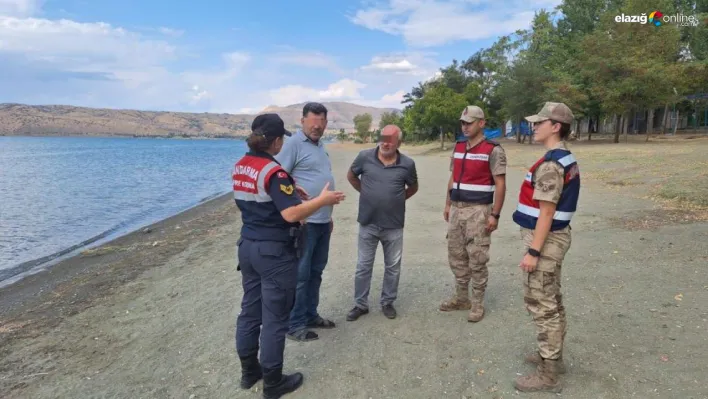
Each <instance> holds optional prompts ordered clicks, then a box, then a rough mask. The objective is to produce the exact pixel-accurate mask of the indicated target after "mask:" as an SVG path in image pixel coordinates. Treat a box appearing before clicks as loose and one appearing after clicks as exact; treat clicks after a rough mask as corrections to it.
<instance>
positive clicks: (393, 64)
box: [361, 57, 418, 74]
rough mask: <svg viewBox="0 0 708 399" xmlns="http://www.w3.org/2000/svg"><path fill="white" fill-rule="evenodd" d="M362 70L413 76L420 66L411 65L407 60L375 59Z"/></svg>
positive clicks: (392, 58)
mask: <svg viewBox="0 0 708 399" xmlns="http://www.w3.org/2000/svg"><path fill="white" fill-rule="evenodd" d="M361 69H363V70H374V71H382V72H392V73H403V74H412V73H415V72H416V71H417V70H418V66H417V65H415V64H413V63H411V62H410V61H408V60H407V59H406V58H397V57H374V58H373V59H372V60H371V63H370V64H369V65H365V66H363V67H361Z"/></svg>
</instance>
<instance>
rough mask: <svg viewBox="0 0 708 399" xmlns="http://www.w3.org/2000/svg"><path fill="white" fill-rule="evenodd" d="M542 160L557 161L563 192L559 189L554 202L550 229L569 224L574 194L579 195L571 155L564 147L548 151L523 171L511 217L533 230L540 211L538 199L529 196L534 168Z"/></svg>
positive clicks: (576, 173)
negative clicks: (524, 174)
mask: <svg viewBox="0 0 708 399" xmlns="http://www.w3.org/2000/svg"><path fill="white" fill-rule="evenodd" d="M545 161H552V162H557V163H558V164H559V165H561V166H563V173H564V181H563V191H562V192H561V196H560V200H559V201H558V204H557V205H556V212H555V214H554V215H553V222H552V223H551V231H555V230H560V229H563V228H565V227H566V226H568V225H569V224H570V220H571V219H572V218H573V214H575V210H576V208H577V206H578V197H579V196H580V169H579V168H578V162H577V161H576V160H575V156H574V155H573V154H572V153H571V152H570V151H568V150H566V149H562V148H559V149H554V150H550V151H548V152H547V153H546V154H545V155H544V156H543V157H542V158H541V159H539V160H538V161H536V163H535V164H533V166H531V169H529V172H528V173H526V178H525V179H524V181H523V183H521V192H520V193H519V204H518V205H517V207H516V211H515V212H514V214H513V216H512V218H513V219H514V222H516V224H518V225H519V226H521V227H525V228H527V229H535V228H536V221H537V220H538V215H539V214H540V213H541V210H540V205H539V202H538V201H536V200H534V199H533V190H534V181H533V174H534V172H535V171H536V169H538V167H539V165H541V163H543V162H545Z"/></svg>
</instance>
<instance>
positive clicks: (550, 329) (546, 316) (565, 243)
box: [521, 227, 571, 360]
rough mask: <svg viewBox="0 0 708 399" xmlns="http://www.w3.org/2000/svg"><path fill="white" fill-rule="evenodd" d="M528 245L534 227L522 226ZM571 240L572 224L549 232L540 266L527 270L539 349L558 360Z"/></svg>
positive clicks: (527, 297) (526, 286)
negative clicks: (565, 269) (565, 268)
mask: <svg viewBox="0 0 708 399" xmlns="http://www.w3.org/2000/svg"><path fill="white" fill-rule="evenodd" d="M521 238H522V239H523V241H524V247H525V249H526V250H528V248H529V246H530V245H531V242H532V241H533V230H529V229H524V228H522V229H521ZM570 243H571V234H570V228H569V227H566V228H565V229H562V230H558V231H553V232H549V233H548V237H547V238H546V242H545V244H544V245H543V248H542V249H541V257H540V258H539V260H538V264H537V266H536V270H534V271H533V272H531V273H527V272H523V279H524V303H525V304H526V309H527V310H528V312H529V313H530V314H531V316H532V317H533V321H534V323H535V324H536V331H537V332H538V336H537V338H536V339H537V342H538V352H539V354H540V355H541V357H543V358H545V359H552V360H556V359H558V358H560V357H561V355H562V353H563V343H564V341H565V333H566V320H565V307H564V306H563V295H562V294H561V266H562V264H563V259H564V258H565V254H566V253H567V252H568V249H569V248H570Z"/></svg>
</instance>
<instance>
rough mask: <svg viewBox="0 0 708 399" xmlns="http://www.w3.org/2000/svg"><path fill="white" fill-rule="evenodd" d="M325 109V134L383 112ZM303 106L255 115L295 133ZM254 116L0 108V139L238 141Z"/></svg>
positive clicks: (335, 105)
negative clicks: (269, 116) (277, 120)
mask: <svg viewBox="0 0 708 399" xmlns="http://www.w3.org/2000/svg"><path fill="white" fill-rule="evenodd" d="M322 104H324V106H325V107H327V110H328V111H329V112H328V119H329V124H328V126H327V129H328V130H329V132H330V133H332V134H336V132H337V131H339V129H345V131H347V132H349V131H353V130H354V121H353V119H354V116H356V115H358V114H363V113H366V112H368V113H370V114H371V116H372V119H373V122H372V128H375V127H377V126H378V124H379V120H380V118H381V114H383V113H384V112H392V111H400V110H396V109H395V108H375V107H365V106H362V105H357V104H352V103H347V102H323V103H322ZM304 105H305V104H304V103H301V104H293V105H288V106H287V107H277V106H270V107H266V108H265V109H264V110H263V111H261V112H259V113H258V114H260V113H264V112H275V113H278V114H279V115H280V116H281V117H282V118H283V120H284V121H285V124H286V127H287V128H289V129H293V130H294V129H297V128H298V127H300V118H301V116H302V107H303V106H304ZM258 114H253V115H251V114H213V113H186V112H168V111H137V110H122V109H105V108H87V107H74V106H69V105H25V104H0V136H129V137H174V136H177V137H180V136H181V137H190V138H197V137H203V138H213V137H239V136H246V135H248V133H250V131H251V122H252V121H253V118H255V117H256V115H258Z"/></svg>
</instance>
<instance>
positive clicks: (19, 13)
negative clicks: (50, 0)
mask: <svg viewBox="0 0 708 399" xmlns="http://www.w3.org/2000/svg"><path fill="white" fill-rule="evenodd" d="M42 2H43V0H0V15H4V16H14V17H28V16H30V15H34V14H35V13H37V12H38V11H39V10H40V8H41V6H42Z"/></svg>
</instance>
